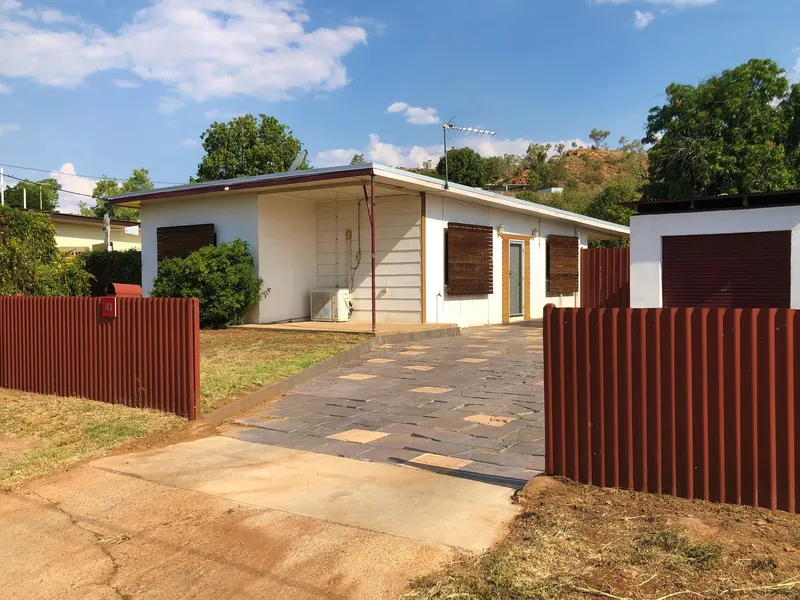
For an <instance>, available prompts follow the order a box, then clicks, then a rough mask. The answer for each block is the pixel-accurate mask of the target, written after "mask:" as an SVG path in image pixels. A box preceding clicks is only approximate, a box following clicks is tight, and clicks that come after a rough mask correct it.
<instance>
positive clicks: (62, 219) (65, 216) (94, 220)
mask: <svg viewBox="0 0 800 600" xmlns="http://www.w3.org/2000/svg"><path fill="white" fill-rule="evenodd" d="M50 220H51V221H53V222H54V223H75V224H77V225H95V226H97V227H102V226H103V217H89V216H85V215H74V214H71V213H59V212H52V213H50ZM111 225H114V226H117V227H134V226H138V225H139V221H120V220H119V219H111Z"/></svg>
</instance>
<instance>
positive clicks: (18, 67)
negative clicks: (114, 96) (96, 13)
mask: <svg viewBox="0 0 800 600" xmlns="http://www.w3.org/2000/svg"><path fill="white" fill-rule="evenodd" d="M309 21H310V17H309V15H308V13H307V12H306V11H305V10H304V8H303V6H302V4H301V2H300V1H299V0H235V1H233V0H154V1H153V2H152V4H151V5H150V6H147V7H145V8H142V9H140V10H138V11H136V12H135V13H134V14H133V15H132V17H131V19H130V20H129V21H128V22H127V23H126V24H124V25H123V26H122V27H121V28H120V29H119V30H117V31H106V30H104V29H103V28H101V27H99V26H95V25H90V24H85V23H83V24H82V23H80V22H79V20H78V19H77V17H72V16H70V15H64V14H63V13H60V12H59V11H52V10H27V9H23V8H22V5H21V4H20V3H19V2H18V1H16V0H0V47H2V48H3V52H2V53H0V75H4V76H6V77H20V78H27V79H33V80H35V81H37V82H39V83H42V84H45V85H51V86H57V87H65V88H72V87H76V86H78V85H80V84H81V83H83V81H84V80H85V79H86V78H87V77H89V76H90V75H93V74H95V73H99V72H102V71H108V70H111V69H123V70H128V71H129V72H132V73H133V74H134V75H135V76H136V77H138V78H139V79H141V80H145V81H155V82H160V83H162V84H164V85H166V86H167V87H169V88H170V90H171V93H172V94H173V95H175V96H180V97H185V98H190V99H193V100H197V101H201V100H205V99H207V98H226V97H233V96H237V95H244V96H252V97H257V98H259V99H262V100H267V101H275V100H281V99H285V98H289V97H291V96H292V95H293V94H296V93H299V92H306V91H316V90H322V91H328V90H334V89H337V88H340V87H342V86H344V85H346V84H347V83H348V78H347V70H346V68H345V66H344V64H343V63H342V60H343V58H344V57H345V55H347V54H348V53H349V52H350V51H351V50H353V49H354V48H355V47H356V46H358V45H361V44H364V43H365V42H366V38H367V32H366V30H365V29H364V27H361V26H358V25H342V26H339V27H335V28H329V27H318V28H316V29H313V28H309V27H308V23H309ZM56 25H57V26H56Z"/></svg>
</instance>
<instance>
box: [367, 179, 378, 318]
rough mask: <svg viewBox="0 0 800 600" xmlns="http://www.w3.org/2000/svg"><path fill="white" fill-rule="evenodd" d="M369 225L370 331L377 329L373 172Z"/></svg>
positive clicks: (370, 183)
mask: <svg viewBox="0 0 800 600" xmlns="http://www.w3.org/2000/svg"><path fill="white" fill-rule="evenodd" d="M369 185H370V190H369V204H370V211H369V226H370V229H371V232H370V238H371V239H372V331H373V333H377V331H378V305H377V301H376V298H375V173H373V174H372V175H370V178H369Z"/></svg>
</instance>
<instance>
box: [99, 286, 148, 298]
mask: <svg viewBox="0 0 800 600" xmlns="http://www.w3.org/2000/svg"><path fill="white" fill-rule="evenodd" d="M106 296H116V297H117V298H141V297H142V286H140V285H133V284H131V283H109V284H108V285H107V286H106Z"/></svg>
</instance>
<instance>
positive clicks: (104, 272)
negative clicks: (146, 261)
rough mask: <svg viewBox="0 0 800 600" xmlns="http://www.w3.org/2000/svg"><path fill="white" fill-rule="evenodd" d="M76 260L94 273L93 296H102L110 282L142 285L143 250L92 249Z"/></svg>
mask: <svg viewBox="0 0 800 600" xmlns="http://www.w3.org/2000/svg"><path fill="white" fill-rule="evenodd" d="M75 260H76V261H77V262H79V263H80V264H81V265H83V268H84V269H86V271H87V272H89V273H90V274H91V275H92V278H93V280H92V285H91V294H92V296H102V295H103V294H104V293H105V290H106V288H107V287H108V284H109V283H132V284H134V285H142V251H141V250H136V249H135V248H131V249H129V250H111V251H106V250H90V251H88V252H84V253H83V254H81V255H80V256H79V257H78V258H77V259H75Z"/></svg>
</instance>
